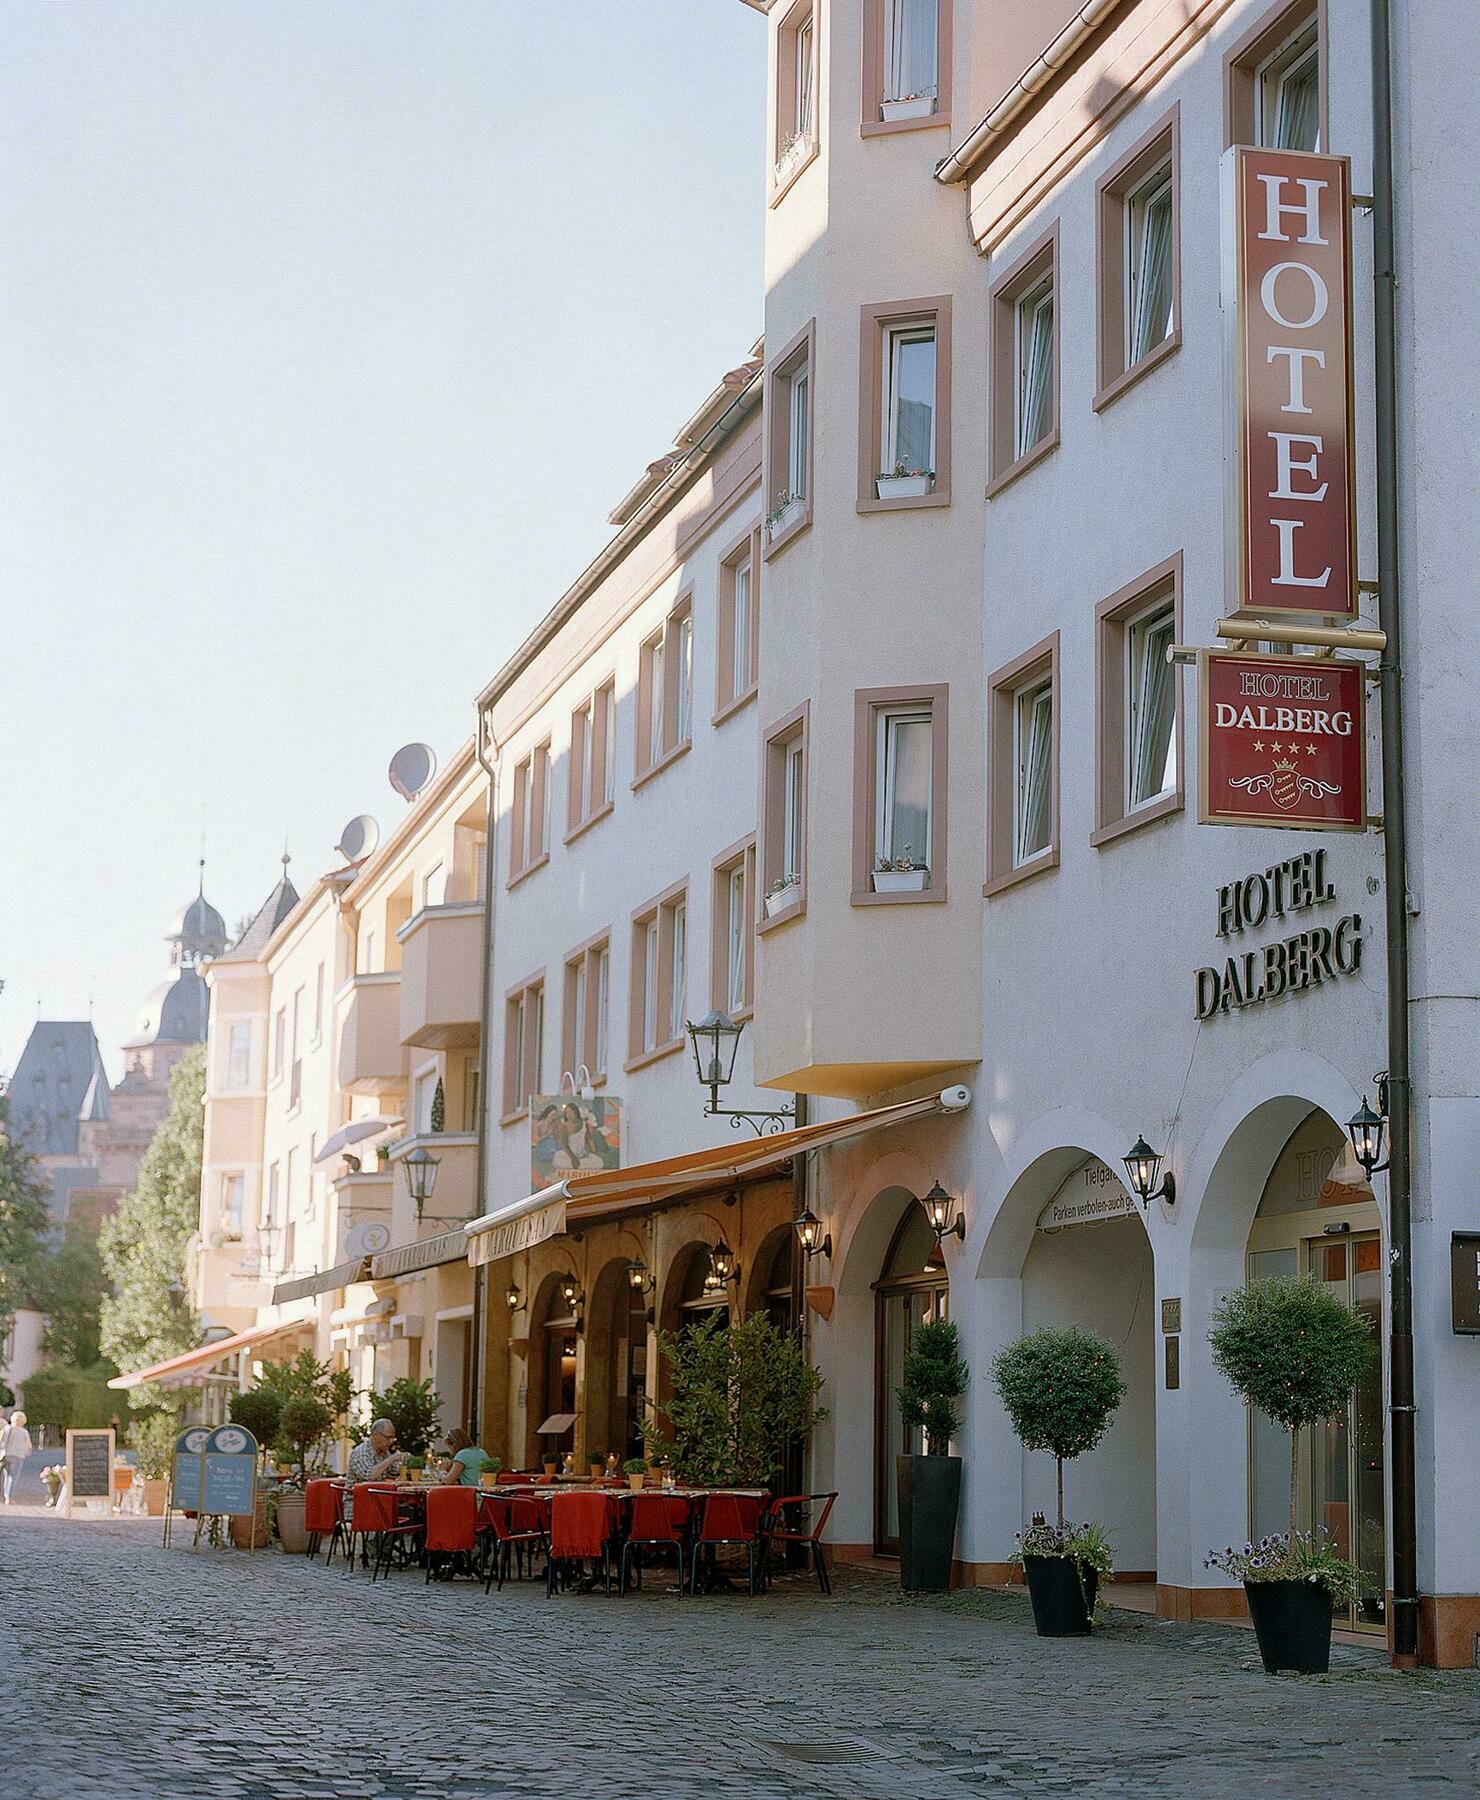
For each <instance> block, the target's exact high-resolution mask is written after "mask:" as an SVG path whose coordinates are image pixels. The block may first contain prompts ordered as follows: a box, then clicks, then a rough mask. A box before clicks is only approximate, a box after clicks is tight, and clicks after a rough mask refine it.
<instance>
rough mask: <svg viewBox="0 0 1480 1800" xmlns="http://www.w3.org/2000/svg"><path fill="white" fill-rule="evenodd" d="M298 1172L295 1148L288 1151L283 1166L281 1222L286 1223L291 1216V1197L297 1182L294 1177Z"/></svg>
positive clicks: (295, 1189) (295, 1190)
mask: <svg viewBox="0 0 1480 1800" xmlns="http://www.w3.org/2000/svg"><path fill="white" fill-rule="evenodd" d="M297 1172H298V1151H297V1149H296V1148H294V1149H292V1150H290V1151H289V1152H288V1160H287V1162H286V1164H285V1165H284V1168H283V1222H284V1224H287V1223H288V1222H290V1221H291V1220H292V1218H293V1197H294V1194H295V1193H296V1192H297V1187H298V1184H297V1182H296V1180H295V1179H294V1177H295V1176H296V1174H297Z"/></svg>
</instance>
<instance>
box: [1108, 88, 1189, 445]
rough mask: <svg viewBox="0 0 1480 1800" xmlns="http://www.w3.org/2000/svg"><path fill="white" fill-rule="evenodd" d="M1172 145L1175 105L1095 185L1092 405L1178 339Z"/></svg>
mask: <svg viewBox="0 0 1480 1800" xmlns="http://www.w3.org/2000/svg"><path fill="white" fill-rule="evenodd" d="M1177 142H1178V111H1177V108H1176V107H1173V108H1172V111H1171V113H1170V114H1169V115H1168V117H1167V118H1165V119H1164V120H1163V121H1162V122H1161V123H1160V124H1159V125H1156V126H1154V127H1153V128H1152V130H1151V131H1149V132H1147V133H1146V135H1145V136H1144V137H1143V138H1141V139H1140V140H1139V141H1138V142H1137V143H1135V144H1133V145H1132V146H1131V148H1130V149H1129V150H1128V151H1127V152H1126V153H1125V155H1124V156H1122V157H1121V158H1120V159H1119V161H1118V162H1116V163H1115V165H1114V166H1113V167H1112V168H1111V169H1110V170H1109V171H1108V173H1106V174H1105V175H1104V176H1103V177H1102V178H1101V180H1100V182H1099V183H1098V185H1097V187H1096V189H1095V195H1096V206H1097V214H1096V217H1097V221H1098V223H1097V233H1098V236H1097V265H1098V274H1099V297H1098V299H1099V340H1098V344H1097V349H1096V380H1097V383H1098V387H1097V391H1096V394H1095V401H1094V404H1095V407H1096V409H1097V410H1098V409H1099V408H1100V407H1102V406H1105V405H1108V403H1109V402H1110V401H1111V400H1113V399H1114V398H1115V397H1116V395H1118V394H1119V393H1121V392H1122V391H1123V390H1124V389H1125V388H1127V387H1129V386H1130V385H1131V383H1132V382H1133V381H1135V380H1138V379H1139V378H1140V377H1141V376H1142V375H1143V374H1145V373H1146V372H1147V370H1148V369H1151V368H1153V367H1154V366H1155V365H1156V364H1157V363H1158V362H1160V361H1161V360H1162V358H1163V357H1164V356H1166V355H1169V354H1170V353H1171V351H1173V350H1175V349H1176V348H1177V346H1178V344H1179V343H1180V342H1181V333H1180V330H1179V328H1178V307H1179V304H1180V275H1179V269H1178V263H1179V257H1178V248H1177V246H1178V217H1177V180H1178V176H1177V168H1178V162H1177V154H1178V153H1177Z"/></svg>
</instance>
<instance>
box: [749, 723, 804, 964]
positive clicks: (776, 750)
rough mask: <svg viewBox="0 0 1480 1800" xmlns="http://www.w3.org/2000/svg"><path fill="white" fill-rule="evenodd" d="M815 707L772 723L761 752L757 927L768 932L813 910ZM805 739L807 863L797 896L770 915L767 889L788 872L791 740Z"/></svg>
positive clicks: (802, 818) (799, 871)
mask: <svg viewBox="0 0 1480 1800" xmlns="http://www.w3.org/2000/svg"><path fill="white" fill-rule="evenodd" d="M810 713H811V707H810V703H809V702H808V701H805V700H804V701H803V702H802V704H801V705H800V706H798V707H795V708H794V709H793V710H792V711H791V712H789V713H787V714H786V715H785V716H784V717H783V718H780V719H777V721H776V722H775V724H774V725H771V726H769V727H768V728H767V730H766V733H765V736H764V738H763V740H762V746H763V747H762V755H761V781H762V792H761V822H762V827H761V834H760V877H759V879H758V880H757V882H756V887H757V889H758V892H757V895H756V930H757V932H759V933H760V934H762V935H764V934H765V933H767V932H769V931H775V930H777V929H778V928H779V927H781V926H782V925H787V924H789V923H790V922H791V921H792V920H793V919H799V918H801V917H802V916H803V915H804V914H805V913H806V910H807V835H808V833H807V827H808V812H809V810H810V809H809V807H808V804H807V788H808V785H809V781H810V777H811V753H810V730H811V724H810ZM797 742H800V744H801V747H802V816H801V851H802V853H801V867H800V869H798V870H797V871H796V872H797V874H798V875H799V876H800V877H801V879H800V880H799V881H798V882H797V884H796V898H795V899H794V900H792V901H790V903H789V904H788V905H786V906H785V907H783V908H782V910H781V911H780V912H777V913H773V914H771V915H770V916H769V917H768V916H767V913H766V905H765V894H766V889H767V888H769V887H770V885H771V883H772V882H773V881H775V880H776V879H777V878H778V877H779V876H780V874H781V873H782V867H781V865H782V861H783V857H784V847H783V842H782V833H783V829H784V821H785V816H786V814H785V795H784V783H785V780H786V752H787V749H788V748H789V746H790V745H792V744H794V743H797Z"/></svg>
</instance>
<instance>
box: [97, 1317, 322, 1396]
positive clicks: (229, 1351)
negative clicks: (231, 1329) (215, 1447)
mask: <svg viewBox="0 0 1480 1800" xmlns="http://www.w3.org/2000/svg"><path fill="white" fill-rule="evenodd" d="M303 1329H304V1327H303V1322H302V1320H295V1321H293V1322H292V1323H291V1324H287V1325H284V1324H278V1325H253V1326H252V1327H251V1329H250V1330H248V1331H238V1332H237V1333H236V1334H235V1335H234V1336H233V1337H224V1338H213V1339H212V1340H211V1342H210V1343H208V1344H198V1345H197V1346H196V1347H195V1349H194V1350H186V1351H185V1352H184V1353H183V1354H182V1355H180V1356H171V1357H167V1358H166V1359H165V1361H164V1362H160V1363H154V1364H152V1365H151V1366H150V1367H149V1368H147V1369H130V1370H129V1372H128V1373H127V1374H126V1375H115V1376H114V1377H113V1379H112V1380H111V1381H110V1382H109V1383H108V1386H109V1387H110V1388H136V1387H139V1386H140V1385H141V1384H142V1383H143V1382H146V1381H157V1382H160V1383H162V1384H163V1385H164V1386H165V1387H168V1386H170V1384H171V1383H172V1382H174V1381H176V1380H178V1379H179V1378H181V1377H182V1376H187V1375H200V1374H204V1373H205V1371H206V1370H207V1369H209V1368H210V1367H211V1366H212V1364H213V1363H218V1362H221V1361H223V1360H224V1359H225V1358H226V1357H228V1356H232V1355H234V1354H235V1353H236V1352H237V1351H238V1350H250V1349H253V1348H257V1347H260V1346H262V1345H265V1344H266V1343H267V1342H268V1341H269V1339H271V1338H278V1337H287V1336H288V1335H289V1334H291V1333H293V1332H298V1331H302V1330H303Z"/></svg>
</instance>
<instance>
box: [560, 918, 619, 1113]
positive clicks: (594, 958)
mask: <svg viewBox="0 0 1480 1800" xmlns="http://www.w3.org/2000/svg"><path fill="white" fill-rule="evenodd" d="M610 1011H611V950H610V943H609V940H608V939H607V938H605V937H603V938H601V939H599V940H597V941H595V942H592V943H590V944H586V945H584V946H583V947H582V948H581V949H579V950H577V951H575V952H573V953H572V954H571V955H570V956H569V957H567V958H566V963H565V1010H564V1036H563V1038H562V1048H561V1059H562V1070H561V1072H562V1074H564V1073H566V1072H569V1073H570V1074H571V1075H578V1073H579V1071H580V1069H581V1068H582V1067H583V1066H584V1067H585V1069H586V1070H587V1072H588V1073H589V1074H590V1076H591V1078H592V1079H593V1080H594V1081H599V1080H601V1079H602V1078H603V1077H604V1076H605V1074H606V1057H607V1029H608V1016H609V1014H610Z"/></svg>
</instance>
